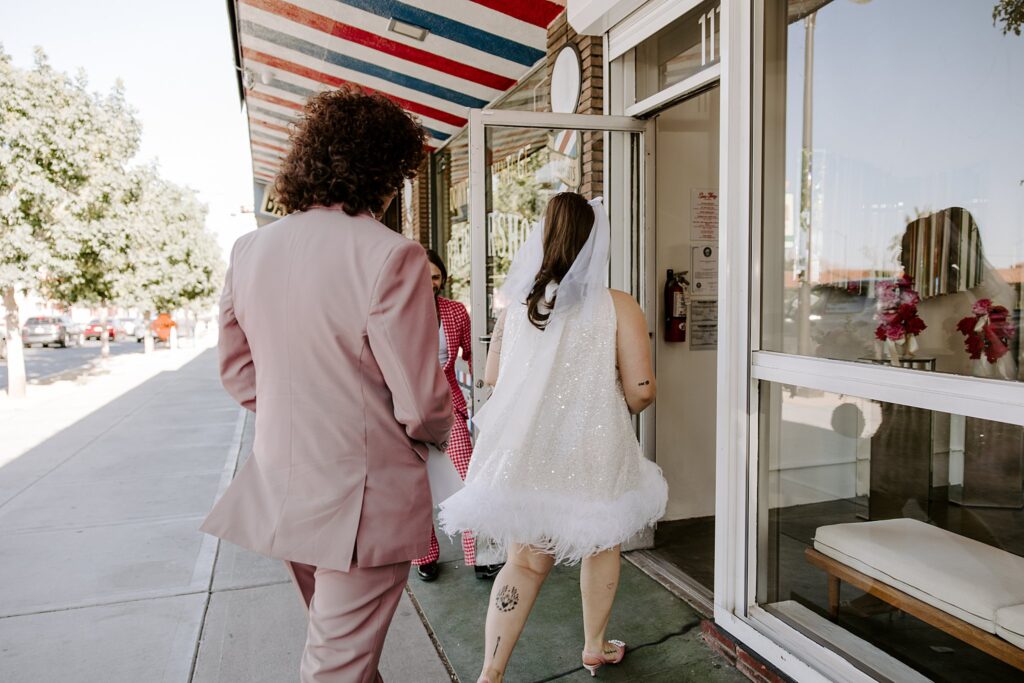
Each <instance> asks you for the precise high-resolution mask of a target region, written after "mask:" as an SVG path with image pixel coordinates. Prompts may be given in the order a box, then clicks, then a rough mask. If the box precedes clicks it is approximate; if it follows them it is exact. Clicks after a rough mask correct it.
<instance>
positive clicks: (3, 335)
mask: <svg viewBox="0 0 1024 683" xmlns="http://www.w3.org/2000/svg"><path fill="white" fill-rule="evenodd" d="M6 358H7V330H6V329H0V360H4V359H6Z"/></svg>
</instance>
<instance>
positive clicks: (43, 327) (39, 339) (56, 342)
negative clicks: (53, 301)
mask: <svg viewBox="0 0 1024 683" xmlns="http://www.w3.org/2000/svg"><path fill="white" fill-rule="evenodd" d="M79 339H80V337H79V331H78V328H77V326H76V325H75V324H74V323H73V322H71V319H70V318H67V317H65V316H55V315H41V316H36V317H34V318H29V319H28V320H26V321H25V327H24V328H22V330H21V340H22V342H23V343H24V344H25V346H32V345H33V344H41V345H42V346H59V347H61V348H65V347H68V346H76V345H77V344H78V342H79Z"/></svg>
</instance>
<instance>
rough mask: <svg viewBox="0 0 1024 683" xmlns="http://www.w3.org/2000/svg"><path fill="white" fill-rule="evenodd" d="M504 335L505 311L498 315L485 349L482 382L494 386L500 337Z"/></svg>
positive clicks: (499, 362)
mask: <svg viewBox="0 0 1024 683" xmlns="http://www.w3.org/2000/svg"><path fill="white" fill-rule="evenodd" d="M503 336H505V312H502V314H501V315H500V316H499V317H498V322H497V323H496V324H495V325H494V332H492V333H491V344H490V347H489V348H488V349H487V365H486V367H485V368H484V384H487V385H488V386H492V387H493V386H494V385H495V384H497V383H498V367H499V365H500V364H501V339H502V337H503Z"/></svg>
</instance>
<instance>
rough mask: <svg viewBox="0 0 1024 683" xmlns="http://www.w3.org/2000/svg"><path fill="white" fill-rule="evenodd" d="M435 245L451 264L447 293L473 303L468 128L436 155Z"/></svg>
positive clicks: (468, 303)
mask: <svg viewBox="0 0 1024 683" xmlns="http://www.w3.org/2000/svg"><path fill="white" fill-rule="evenodd" d="M434 179H435V182H434V218H435V225H436V231H437V232H436V242H435V244H436V247H435V248H436V249H437V252H438V253H439V254H440V255H441V258H443V259H445V261H446V265H447V266H448V296H449V297H451V298H452V299H454V300H456V301H460V302H462V303H463V304H465V306H466V307H467V308H469V307H470V292H469V273H470V243H469V239H470V238H469V131H468V130H463V131H462V132H460V133H459V134H458V135H456V136H455V137H454V138H453V139H452V141H451V142H450V143H449V144H448V145H447V146H446V147H445V148H444V149H443V150H441V151H440V152H438V153H436V154H435V155H434Z"/></svg>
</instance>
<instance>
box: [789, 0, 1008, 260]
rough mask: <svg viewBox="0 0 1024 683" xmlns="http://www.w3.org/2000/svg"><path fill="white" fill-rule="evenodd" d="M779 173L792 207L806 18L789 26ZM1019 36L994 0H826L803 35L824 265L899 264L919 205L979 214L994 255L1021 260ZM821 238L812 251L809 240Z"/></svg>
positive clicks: (816, 227) (816, 222)
mask: <svg viewBox="0 0 1024 683" xmlns="http://www.w3.org/2000/svg"><path fill="white" fill-rule="evenodd" d="M788 40H789V45H788V50H789V62H788V65H787V66H788V68H787V72H788V87H787V100H788V101H787V109H788V112H789V113H788V115H787V124H788V129H787V132H786V138H787V143H786V149H787V159H786V164H787V169H786V177H787V184H788V191H789V192H791V193H794V194H795V195H796V197H795V198H796V201H795V205H796V207H797V209H799V189H800V160H801V154H800V149H801V136H802V132H803V131H802V124H803V116H802V107H803V85H804V43H805V27H804V23H803V22H798V23H796V24H793V25H791V26H790V27H789V33H788ZM1021 83H1024V36H1015V35H1013V34H1012V33H1011V34H1009V35H1003V34H1002V30H1001V29H1000V28H997V27H994V26H993V22H992V3H990V2H978V1H976V0H974V1H972V2H964V1H963V0H872V1H871V2H868V3H863V2H861V3H854V2H846V1H843V2H833V3H831V4H829V5H828V6H826V7H825V8H824V9H823V10H821V11H819V12H818V16H817V26H816V28H815V35H814V64H813V87H814V91H813V92H814V108H813V114H812V117H813V118H812V121H813V148H814V156H813V159H814V162H813V163H814V168H813V174H812V175H813V178H814V182H815V189H814V193H813V201H814V207H815V208H814V213H813V218H812V230H813V231H814V232H815V233H816V235H815V237H814V240H815V241H816V247H815V252H816V253H819V254H820V256H821V266H822V267H823V268H827V267H835V268H852V269H857V268H873V267H874V268H879V267H884V266H888V267H890V268H894V267H896V259H895V251H894V250H893V248H892V247H893V239H894V237H899V236H900V235H901V234H902V232H903V229H904V227H905V225H906V222H907V219H908V218H912V217H914V216H915V214H917V213H918V212H922V213H924V212H932V211H938V210H941V209H945V208H948V207H951V206H960V207H964V208H966V209H968V210H969V211H970V212H971V214H972V215H973V216H974V219H975V220H976V222H977V224H978V227H979V231H980V234H981V239H982V243H983V248H984V252H985V256H986V257H987V259H988V260H989V261H990V262H991V263H992V264H993V265H994V266H995V267H996V268H1006V267H1009V266H1011V265H1014V264H1017V263H1021V262H1024V156H1022V150H1024V127H1022V126H1021V121H1022V120H1024V88H1022V87H1021ZM819 250H820V251H819Z"/></svg>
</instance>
